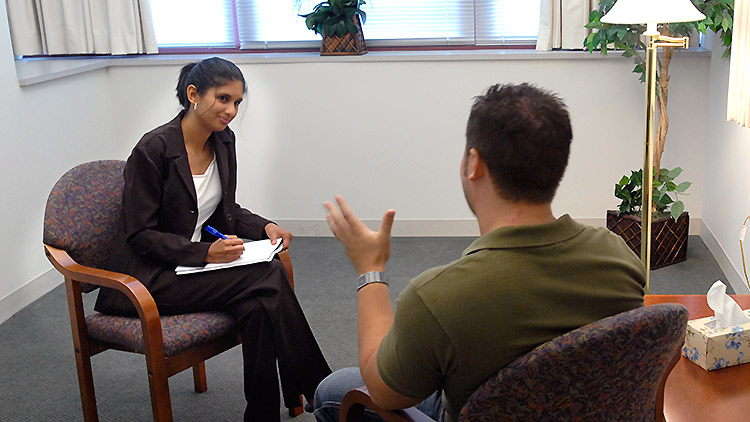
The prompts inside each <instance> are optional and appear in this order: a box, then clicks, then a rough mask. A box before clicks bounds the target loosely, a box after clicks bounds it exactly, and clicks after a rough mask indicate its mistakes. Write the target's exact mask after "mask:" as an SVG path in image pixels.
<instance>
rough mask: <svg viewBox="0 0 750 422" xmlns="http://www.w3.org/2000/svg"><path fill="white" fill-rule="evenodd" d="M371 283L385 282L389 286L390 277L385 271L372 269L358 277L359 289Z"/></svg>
mask: <svg viewBox="0 0 750 422" xmlns="http://www.w3.org/2000/svg"><path fill="white" fill-rule="evenodd" d="M370 283H383V284H385V285H386V286H387V285H388V279H387V278H386V276H385V271H370V272H369V273H364V274H362V275H361V276H359V278H357V291H359V289H361V288H363V287H365V286H367V285H368V284H370Z"/></svg>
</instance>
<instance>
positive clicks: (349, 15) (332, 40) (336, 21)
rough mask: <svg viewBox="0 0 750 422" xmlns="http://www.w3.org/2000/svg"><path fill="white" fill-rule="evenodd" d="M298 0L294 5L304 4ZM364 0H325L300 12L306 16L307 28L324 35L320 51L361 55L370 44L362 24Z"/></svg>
mask: <svg viewBox="0 0 750 422" xmlns="http://www.w3.org/2000/svg"><path fill="white" fill-rule="evenodd" d="M301 2H302V0H296V1H295V6H296V7H297V8H298V10H299V7H300V6H301ZM364 4H365V1H364V0H326V1H323V2H320V3H318V4H317V5H315V7H313V10H312V12H310V13H307V14H303V15H299V16H300V17H303V18H305V25H306V26H307V29H309V30H311V31H314V32H315V33H316V34H320V35H322V36H323V41H322V42H321V44H320V55H321V56H329V55H362V54H366V53H367V44H366V43H365V38H364V35H363V34H362V25H363V24H364V23H365V21H366V20H367V14H366V13H365V12H364V11H363V10H362V9H361V6H362V5H364Z"/></svg>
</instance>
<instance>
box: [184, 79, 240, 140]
mask: <svg viewBox="0 0 750 422" xmlns="http://www.w3.org/2000/svg"><path fill="white" fill-rule="evenodd" d="M243 95H244V86H243V85H242V82H241V81H236V80H235V81H232V82H229V83H226V84H224V85H219V86H216V87H213V88H209V89H208V90H206V92H205V93H204V94H203V95H200V96H199V97H198V99H197V103H198V106H197V108H196V109H195V110H194V112H195V113H196V115H197V116H198V118H200V119H201V121H202V122H203V123H204V124H205V125H206V127H207V128H209V129H211V131H213V132H216V131H221V130H224V129H225V128H226V127H227V125H228V124H229V122H231V121H232V120H233V119H234V118H235V116H237V110H238V108H239V106H240V103H241V102H242V96H243Z"/></svg>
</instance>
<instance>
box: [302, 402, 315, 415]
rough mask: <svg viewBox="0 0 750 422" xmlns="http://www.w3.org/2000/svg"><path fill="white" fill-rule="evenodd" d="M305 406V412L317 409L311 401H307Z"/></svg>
mask: <svg viewBox="0 0 750 422" xmlns="http://www.w3.org/2000/svg"><path fill="white" fill-rule="evenodd" d="M304 407H305V412H307V413H312V412H313V410H315V409H314V408H313V405H312V403H310V402H309V401H305V406H304Z"/></svg>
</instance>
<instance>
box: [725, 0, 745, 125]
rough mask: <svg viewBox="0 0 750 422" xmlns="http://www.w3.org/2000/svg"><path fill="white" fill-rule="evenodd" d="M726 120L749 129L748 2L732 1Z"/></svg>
mask: <svg viewBox="0 0 750 422" xmlns="http://www.w3.org/2000/svg"><path fill="white" fill-rule="evenodd" d="M727 97H728V99H727V120H730V121H731V120H734V121H735V122H737V123H739V124H740V125H742V126H743V127H750V0H735V1H734V26H733V27H732V56H731V58H730V61H729V95H727Z"/></svg>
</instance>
